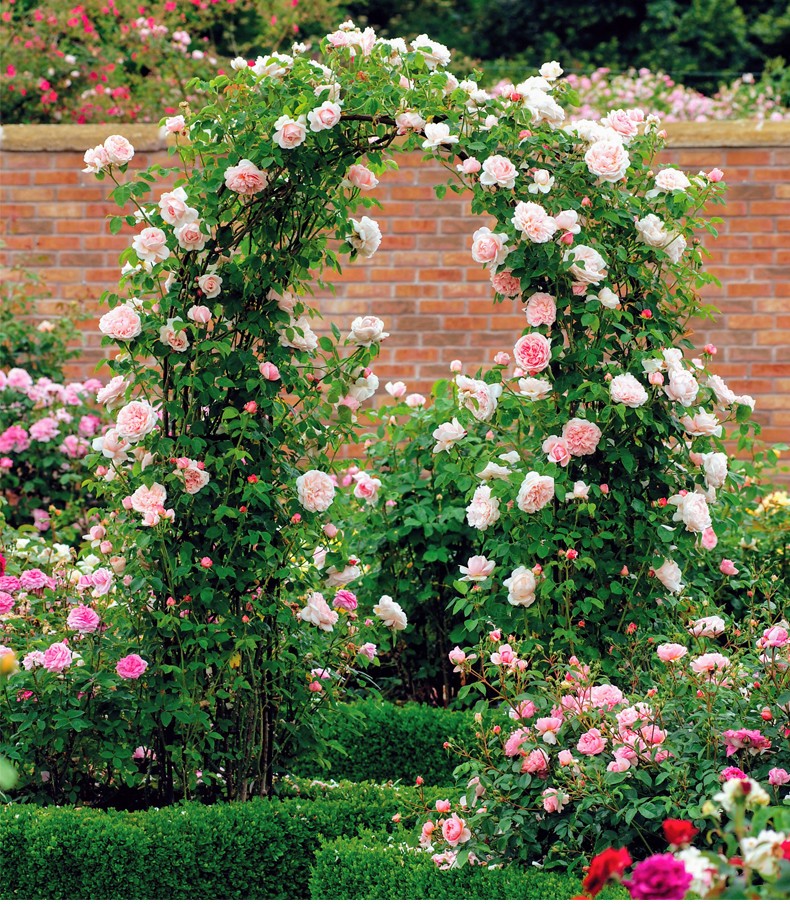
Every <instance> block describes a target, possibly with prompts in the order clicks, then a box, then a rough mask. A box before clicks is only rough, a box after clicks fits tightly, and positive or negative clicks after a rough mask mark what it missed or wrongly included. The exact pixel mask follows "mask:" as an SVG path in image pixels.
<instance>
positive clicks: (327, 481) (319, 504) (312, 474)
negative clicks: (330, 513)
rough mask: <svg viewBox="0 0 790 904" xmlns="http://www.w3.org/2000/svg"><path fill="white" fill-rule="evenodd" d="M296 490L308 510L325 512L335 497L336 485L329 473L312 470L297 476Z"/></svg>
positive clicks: (301, 502) (303, 505) (300, 500)
mask: <svg viewBox="0 0 790 904" xmlns="http://www.w3.org/2000/svg"><path fill="white" fill-rule="evenodd" d="M296 492H297V495H298V497H299V502H300V504H301V505H302V507H303V508H305V509H307V511H308V512H325V511H326V510H327V509H328V508H329V506H330V505H331V504H332V500H333V499H334V498H335V485H334V483H333V482H332V478H331V477H330V476H329V475H328V474H325V473H324V472H323V471H316V470H312V471H307V472H305V473H304V474H302V475H301V477H298V478H297V480H296Z"/></svg>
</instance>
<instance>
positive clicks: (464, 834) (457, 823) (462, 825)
mask: <svg viewBox="0 0 790 904" xmlns="http://www.w3.org/2000/svg"><path fill="white" fill-rule="evenodd" d="M442 836H443V837H444V840H445V841H446V842H447V843H448V844H449V845H450V846H451V847H456V846H457V845H459V844H464V843H465V842H467V841H469V839H470V838H471V837H472V833H471V832H470V831H469V829H468V828H467V825H466V820H465V819H461V818H460V817H459V816H456V815H455V813H453V815H452V816H451V817H450V818H449V819H445V820H444V822H443V823H442Z"/></svg>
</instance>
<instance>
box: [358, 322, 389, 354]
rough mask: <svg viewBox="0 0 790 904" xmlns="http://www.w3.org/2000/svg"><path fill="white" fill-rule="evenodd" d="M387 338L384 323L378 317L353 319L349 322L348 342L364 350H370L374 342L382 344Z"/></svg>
mask: <svg viewBox="0 0 790 904" xmlns="http://www.w3.org/2000/svg"><path fill="white" fill-rule="evenodd" d="M388 336H389V333H385V332H384V321H383V320H382V319H381V318H379V317H355V318H354V320H352V322H351V332H350V333H349V334H348V341H349V342H354V343H355V344H356V345H360V346H362V347H364V348H370V346H371V345H373V343H374V342H382V341H383V340H384V339H386V338H387V337H388Z"/></svg>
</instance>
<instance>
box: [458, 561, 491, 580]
mask: <svg viewBox="0 0 790 904" xmlns="http://www.w3.org/2000/svg"><path fill="white" fill-rule="evenodd" d="M495 567H496V562H494V561H493V560H491V559H487V558H486V557H485V556H472V557H471V558H470V559H469V561H468V562H467V563H466V565H461V566H460V567H459V571H460V572H461V574H462V575H463V577H462V578H461V580H462V581H470V582H471V583H477V582H478V581H484V580H486V578H488V577H490V576H491V574H492V572H493V571H494V568H495Z"/></svg>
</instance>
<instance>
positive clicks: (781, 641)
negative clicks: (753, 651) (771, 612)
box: [757, 625, 790, 650]
mask: <svg viewBox="0 0 790 904" xmlns="http://www.w3.org/2000/svg"><path fill="white" fill-rule="evenodd" d="M788 641H790V635H788V633H787V628H784V627H783V626H782V625H774V626H773V627H772V628H766V629H765V631H763V636H762V637H761V638H760V639H759V640H758V641H757V646H758V647H760V649H763V650H764V649H765V648H766V647H772V648H774V649H779V648H781V647H786V646H787V644H788Z"/></svg>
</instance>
